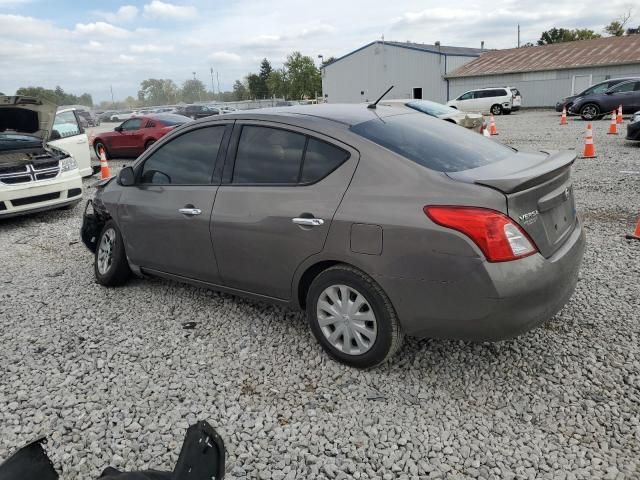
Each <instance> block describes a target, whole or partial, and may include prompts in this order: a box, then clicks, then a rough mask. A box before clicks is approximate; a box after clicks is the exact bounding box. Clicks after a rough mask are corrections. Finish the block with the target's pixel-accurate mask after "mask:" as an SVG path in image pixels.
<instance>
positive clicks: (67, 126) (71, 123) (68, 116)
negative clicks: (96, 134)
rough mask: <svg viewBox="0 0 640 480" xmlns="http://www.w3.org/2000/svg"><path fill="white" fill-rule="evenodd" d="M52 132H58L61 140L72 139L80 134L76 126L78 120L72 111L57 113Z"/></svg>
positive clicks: (78, 127)
mask: <svg viewBox="0 0 640 480" xmlns="http://www.w3.org/2000/svg"><path fill="white" fill-rule="evenodd" d="M53 130H54V131H56V132H58V133H59V134H60V137H62V138H66V137H73V136H74V135H79V134H80V133H82V132H81V130H80V126H79V125H78V119H77V118H76V116H75V115H74V114H73V111H68V112H61V113H57V114H56V118H55V120H54V121H53Z"/></svg>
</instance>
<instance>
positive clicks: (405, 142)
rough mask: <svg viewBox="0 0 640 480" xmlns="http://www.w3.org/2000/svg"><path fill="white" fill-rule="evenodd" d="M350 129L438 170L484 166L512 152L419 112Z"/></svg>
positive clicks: (460, 169)
mask: <svg viewBox="0 0 640 480" xmlns="http://www.w3.org/2000/svg"><path fill="white" fill-rule="evenodd" d="M351 131H352V132H354V133H356V134H358V135H360V136H362V137H364V138H366V139H368V140H371V141H372V142H375V143H377V144H378V145H381V146H383V147H385V148H388V149H389V150H391V151H393V152H395V153H397V154H399V155H402V156H403V157H405V158H408V159H409V160H412V161H414V162H416V163H418V164H419V165H422V166H423V167H426V168H429V169H431V170H435V171H437V172H460V171H463V170H469V169H472V168H477V167H483V166H485V165H489V164H491V163H494V162H498V161H500V160H504V159H505V158H507V157H508V156H509V155H512V154H513V150H512V149H510V148H508V147H505V146H504V145H501V144H499V143H497V142H494V141H493V140H490V139H488V138H485V137H483V136H482V135H478V134H477V133H474V132H472V131H470V130H468V129H466V128H461V127H459V126H457V125H453V124H451V123H449V122H443V121H442V120H438V119H435V118H433V117H429V116H427V115H422V114H419V113H418V114H414V113H410V114H403V115H395V116H391V117H385V118H379V119H375V120H369V121H368V122H363V123H360V124H358V125H354V126H353V127H351Z"/></svg>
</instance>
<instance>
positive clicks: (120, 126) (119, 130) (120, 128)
mask: <svg viewBox="0 0 640 480" xmlns="http://www.w3.org/2000/svg"><path fill="white" fill-rule="evenodd" d="M113 130H114V131H116V132H121V131H122V125H118V126H117V127H116V128H114V129H113Z"/></svg>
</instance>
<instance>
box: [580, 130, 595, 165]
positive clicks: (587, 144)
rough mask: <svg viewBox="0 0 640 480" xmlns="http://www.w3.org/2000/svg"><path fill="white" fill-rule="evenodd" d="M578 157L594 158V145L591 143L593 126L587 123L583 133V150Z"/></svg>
mask: <svg viewBox="0 0 640 480" xmlns="http://www.w3.org/2000/svg"><path fill="white" fill-rule="evenodd" d="M580 158H596V147H595V146H594V145H593V128H592V127H591V124H590V123H588V124H587V131H586V132H585V133H584V151H583V152H582V157H580Z"/></svg>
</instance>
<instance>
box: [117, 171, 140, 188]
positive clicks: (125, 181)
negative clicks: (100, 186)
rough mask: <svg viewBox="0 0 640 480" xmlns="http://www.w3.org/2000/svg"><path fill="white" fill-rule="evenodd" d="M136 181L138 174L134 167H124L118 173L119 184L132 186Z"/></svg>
mask: <svg viewBox="0 0 640 480" xmlns="http://www.w3.org/2000/svg"><path fill="white" fill-rule="evenodd" d="M135 182H136V174H135V172H134V171H133V168H132V167H124V168H123V169H122V170H120V173H119V174H118V185H122V186H123V187H130V186H131V185H133V184H134V183H135Z"/></svg>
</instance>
